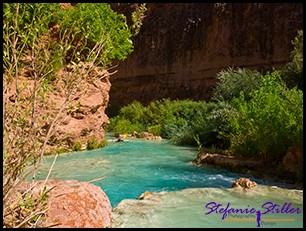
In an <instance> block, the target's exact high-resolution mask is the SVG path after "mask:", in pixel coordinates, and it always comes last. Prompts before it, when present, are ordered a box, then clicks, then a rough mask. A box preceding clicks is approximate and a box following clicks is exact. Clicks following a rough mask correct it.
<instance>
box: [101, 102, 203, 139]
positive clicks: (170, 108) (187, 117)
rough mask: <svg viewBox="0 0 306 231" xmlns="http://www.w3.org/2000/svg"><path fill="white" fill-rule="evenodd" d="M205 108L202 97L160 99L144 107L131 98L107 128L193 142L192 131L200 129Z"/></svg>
mask: <svg viewBox="0 0 306 231" xmlns="http://www.w3.org/2000/svg"><path fill="white" fill-rule="evenodd" d="M206 109H207V103H206V102H204V101H199V102H195V101H192V100H173V101H172V100H170V99H161V100H156V101H152V102H151V103H150V104H149V105H148V106H146V107H144V106H142V105H141V103H139V102H137V101H134V102H133V103H132V104H130V105H127V106H125V107H122V108H121V109H120V112H119V114H118V116H116V117H113V118H111V119H110V125H109V126H108V128H107V129H108V130H109V131H114V132H119V133H132V132H133V131H136V132H142V131H148V132H151V133H153V134H154V135H160V136H162V137H163V138H167V139H171V141H172V142H174V143H177V144H191V145H195V144H196V142H195V140H194V138H193V134H194V132H196V133H200V132H201V131H202V130H203V127H204V126H205V111H206Z"/></svg>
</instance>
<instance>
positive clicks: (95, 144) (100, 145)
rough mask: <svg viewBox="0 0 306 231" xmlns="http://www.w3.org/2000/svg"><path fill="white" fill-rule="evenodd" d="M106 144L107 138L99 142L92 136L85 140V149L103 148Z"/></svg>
mask: <svg viewBox="0 0 306 231" xmlns="http://www.w3.org/2000/svg"><path fill="white" fill-rule="evenodd" d="M107 145H108V142H107V140H101V141H100V143H99V142H98V140H97V139H96V138H94V137H92V138H90V139H89V140H88V141H87V150H93V149H97V148H104V147H106V146H107Z"/></svg>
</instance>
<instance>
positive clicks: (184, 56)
mask: <svg viewBox="0 0 306 231" xmlns="http://www.w3.org/2000/svg"><path fill="white" fill-rule="evenodd" d="M111 6H112V8H113V9H114V10H115V11H117V12H119V13H123V14H125V15H126V16H127V18H128V20H130V15H131V12H132V10H133V7H134V6H133V4H128V3H113V4H111ZM147 8H148V11H147V15H146V17H145V19H144V21H143V26H142V28H141V30H140V33H139V34H138V36H136V37H135V38H134V46H135V50H134V52H133V53H132V54H131V56H129V57H128V58H127V59H126V60H125V61H123V62H121V63H120V65H119V68H118V73H116V74H115V75H114V76H112V78H111V83H112V88H111V91H110V106H109V108H108V109H107V113H108V115H109V116H112V115H114V114H115V113H116V111H117V110H118V108H120V107H121V106H124V105H127V104H129V103H131V102H132V101H133V100H139V101H140V102H142V103H144V104H147V103H149V102H150V101H153V100H156V99H161V98H168V97H169V98H171V99H186V98H189V99H194V100H209V99H210V96H211V92H212V89H213V87H214V86H215V82H216V73H217V72H219V71H220V70H222V69H224V68H227V67H230V66H235V67H246V68H250V69H257V70H259V71H262V72H263V71H267V70H270V69H272V67H279V66H282V65H284V64H285V63H287V62H289V61H290V51H291V50H292V44H291V40H292V39H294V37H295V36H296V35H297V30H298V29H302V27H303V7H302V3H243V4H239V3H238V4H237V3H235V4H234V3H222V4H221V3H203V4H202V3H178V4H174V3H159V4H157V3H148V4H147Z"/></svg>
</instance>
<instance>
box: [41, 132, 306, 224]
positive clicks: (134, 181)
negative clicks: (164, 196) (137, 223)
mask: <svg viewBox="0 0 306 231" xmlns="http://www.w3.org/2000/svg"><path fill="white" fill-rule="evenodd" d="M107 138H108V140H109V143H108V146H107V147H105V148H102V149H98V150H92V151H82V152H74V153H67V154H61V155H59V156H58V157H57V160H56V162H55V165H54V167H53V169H52V172H51V175H50V177H49V179H62V180H64V179H67V180H68V179H74V180H79V181H91V180H94V179H96V178H102V179H100V180H97V181H94V182H93V184H94V185H97V186H99V187H101V188H102V189H103V191H104V192H105V193H106V194H107V196H108V197H109V199H110V201H111V204H112V206H113V207H115V206H117V205H118V203H119V202H120V201H122V200H124V199H136V198H137V197H138V196H139V195H140V194H141V193H143V192H144V191H150V192H173V191H177V190H182V189H188V188H216V190H219V189H224V190H225V191H226V190H227V189H228V188H230V186H231V184H232V183H233V181H234V180H235V179H237V178H239V177H248V178H250V179H251V180H253V181H255V182H256V183H257V184H258V185H259V186H272V185H274V186H278V187H280V188H288V187H287V186H286V185H284V184H280V183H275V182H268V181H264V180H261V179H256V178H254V177H252V176H251V175H246V174H238V173H234V172H230V171H226V170H221V169H214V168H209V167H204V166H201V167H199V166H196V165H194V164H193V163H192V160H193V159H194V158H195V156H196V154H197V150H196V149H195V148H190V147H182V146H176V145H172V144H170V143H169V142H168V141H167V140H161V141H155V140H154V141H147V140H143V139H136V138H129V139H125V142H111V140H112V139H115V138H114V137H112V136H110V134H108V135H107ZM53 160H54V157H52V156H46V157H44V160H43V166H42V168H41V169H40V170H39V171H38V172H37V179H38V180H39V179H40V180H43V179H45V177H46V174H47V172H48V170H49V168H50V166H51V164H52V162H53ZM210 192H211V191H210ZM286 192H288V197H286V198H285V199H283V201H282V203H285V202H288V203H290V199H291V197H292V195H293V194H292V193H291V191H290V190H289V189H286ZM216 193H217V192H216ZM302 193H303V191H302V190H300V191H299V193H298V195H295V194H294V197H295V198H292V200H294V205H295V207H299V208H300V209H302V207H303V202H302V199H301V198H302ZM230 194H231V193H229V195H230ZM267 194H268V195H267V196H269V198H267V200H270V201H271V196H272V198H273V192H272V194H271V192H269V193H267ZM213 195H214V194H212V193H210V195H208V196H210V197H211V201H213V199H214V196H213ZM216 195H218V193H217V194H216ZM225 195H226V194H225ZM217 197H218V196H217ZM277 197H279V196H277V194H275V199H277ZM197 198H200V197H198V196H197ZM260 198H261V199H262V201H265V195H264V194H260ZM249 199H250V198H249ZM257 199H258V198H256V197H255V198H252V199H251V200H252V201H253V202H256V200H257ZM201 200H203V199H201ZM217 200H218V198H215V201H217ZM222 200H223V201H224V203H225V201H226V202H230V200H231V198H230V196H229V198H226V196H225V197H224V195H223V196H222ZM236 200H237V199H236ZM209 202H210V201H207V202H205V201H203V202H202V204H199V203H201V202H196V203H195V201H193V203H195V204H196V206H198V208H197V210H199V211H197V213H199V214H200V215H199V216H201V217H204V216H206V217H207V218H209V217H213V216H216V214H214V215H213V214H211V215H204V206H205V204H207V203H209ZM237 202H241V203H242V202H243V199H241V198H239V199H238V200H237ZM280 203H281V202H280ZM246 204H247V203H246V202H245V203H244V204H243V206H242V205H241V206H242V208H243V207H244V208H245V207H246ZM185 206H186V205H185ZM163 213H165V211H162V212H160V214H163ZM286 215H287V216H285V217H286V218H287V217H293V216H295V217H294V218H293V219H294V220H295V222H284V221H282V222H278V223H277V224H278V225H280V223H282V224H281V225H284V224H285V223H286V225H287V226H288V225H289V227H291V226H290V225H292V226H294V227H302V225H303V222H302V215H301V214H298V215H297V214H295V215H294V214H286ZM289 215H290V216H289ZM163 216H166V215H165V214H163ZM193 217H194V216H193ZM221 217H222V216H221V215H220V221H221ZM194 219H195V218H194ZM218 219H219V217H218ZM195 220H199V219H195ZM208 220H209V219H208ZM195 222H196V221H193V220H192V219H191V220H190V225H188V224H186V225H187V227H193V225H195ZM228 223H229V222H223V224H224V226H226V225H227V224H228ZM232 223H234V222H232ZM235 223H236V224H238V223H239V225H241V222H235ZM253 223H254V224H255V222H253ZM165 224H167V222H166V223H165ZM165 224H164V225H162V226H167V225H165ZM169 224H170V223H169ZM218 224H220V222H218ZM210 225H212V224H210ZM252 225H253V224H252ZM252 225H251V226H252ZM144 226H145V225H144ZM169 226H171V225H169ZM195 226H196V227H202V226H201V224H198V225H195ZM276 226H277V225H276ZM287 226H286V227H287ZM212 227H215V226H214V225H212ZM242 227H245V226H242Z"/></svg>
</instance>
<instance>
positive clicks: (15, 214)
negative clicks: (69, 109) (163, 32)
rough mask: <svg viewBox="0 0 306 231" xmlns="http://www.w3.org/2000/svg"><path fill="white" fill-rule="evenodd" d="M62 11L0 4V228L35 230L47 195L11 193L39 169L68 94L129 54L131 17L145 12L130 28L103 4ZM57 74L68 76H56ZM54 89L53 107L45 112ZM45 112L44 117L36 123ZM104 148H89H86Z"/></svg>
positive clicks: (58, 7)
mask: <svg viewBox="0 0 306 231" xmlns="http://www.w3.org/2000/svg"><path fill="white" fill-rule="evenodd" d="M63 5H65V4H57V3H54V4H53V3H43V4H42V3H5V4H3V40H4V41H3V98H4V99H3V122H4V126H3V227H37V226H39V225H40V224H41V220H42V218H43V217H44V215H45V212H46V209H47V208H46V207H45V206H46V203H45V200H46V198H47V193H48V192H47V191H46V190H44V189H45V188H44V187H42V190H41V193H40V194H39V195H33V194H31V189H29V190H27V191H26V192H25V193H24V194H22V195H18V198H16V197H17V196H16V195H15V192H16V188H17V187H18V186H19V185H20V184H21V183H22V182H23V181H24V179H26V177H27V176H29V175H30V174H31V173H33V172H34V173H35V171H36V169H37V168H38V167H39V166H40V165H41V163H42V158H43V155H44V153H45V150H46V146H47V143H48V142H50V140H51V137H52V135H53V134H54V133H55V131H56V128H57V125H58V124H59V122H60V121H59V118H60V115H61V114H63V113H65V110H64V108H66V106H67V105H68V104H69V103H70V102H71V100H72V99H73V98H74V97H75V94H76V93H80V92H84V91H86V89H80V88H79V86H81V85H80V84H81V83H82V82H84V81H86V79H85V76H86V75H87V74H88V73H90V72H91V71H92V70H93V69H94V68H95V67H97V66H100V67H102V68H109V67H111V66H112V60H115V59H116V60H123V59H125V58H126V57H127V55H128V54H130V53H131V52H132V51H133V44H132V42H131V37H132V36H133V34H134V30H135V29H137V28H138V29H139V25H141V24H139V20H137V18H136V16H137V15H140V16H141V15H143V13H144V11H145V7H142V8H141V9H140V12H138V14H137V15H136V16H135V23H138V24H137V26H136V28H132V27H128V26H127V23H126V18H125V16H124V15H122V14H117V13H115V12H114V11H112V10H111V8H110V7H109V5H108V4H106V3H101V4H83V3H81V4H76V5H75V6H74V7H72V6H71V5H70V4H68V5H70V6H67V7H63ZM84 63H85V64H90V68H87V67H88V65H84ZM62 69H67V70H68V69H69V74H67V75H65V76H63V75H57V73H58V71H59V70H62ZM59 81H61V83H62V85H60V86H61V89H60V90H62V91H64V95H62V96H61V99H62V100H63V101H62V102H61V103H60V104H61V105H60V106H58V105H48V104H46V99H47V98H48V97H49V96H50V93H51V92H53V91H57V90H58V89H56V87H59V85H57V84H58V82H59ZM46 108H48V113H47V114H44V115H41V113H40V111H41V110H45V109H46ZM68 132H69V131H67V133H68ZM104 145H106V144H105V143H99V144H96V143H90V145H89V146H90V147H89V148H96V147H100V146H104ZM79 148H80V145H79V144H78V145H76V146H75V150H78V149H79ZM26 166H30V167H29V168H27V170H25V167H26ZM46 180H47V179H46ZM15 196H16V197H15Z"/></svg>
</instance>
